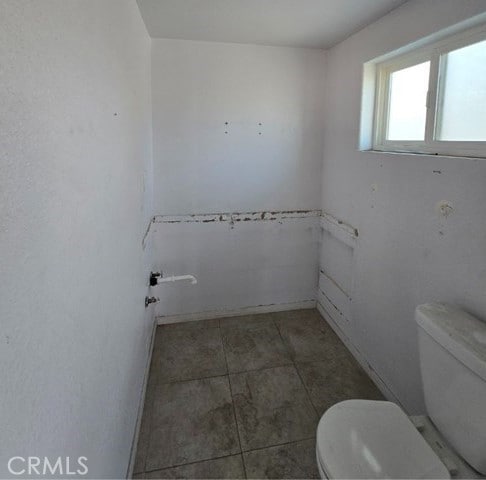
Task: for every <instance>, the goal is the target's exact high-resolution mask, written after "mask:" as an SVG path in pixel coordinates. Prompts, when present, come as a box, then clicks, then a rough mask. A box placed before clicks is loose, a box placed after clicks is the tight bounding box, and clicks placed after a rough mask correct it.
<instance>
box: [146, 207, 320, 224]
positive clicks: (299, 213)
mask: <svg viewBox="0 0 486 480" xmlns="http://www.w3.org/2000/svg"><path fill="white" fill-rule="evenodd" d="M320 215H321V211H320V210H280V211H275V210H274V211H259V212H244V213H240V212H233V213H230V212H225V213H197V214H190V215H156V216H155V217H154V218H153V222H154V223H166V224H167V223H221V222H228V223H229V224H231V225H234V224H235V223H238V222H262V221H277V222H278V221H282V220H287V219H289V218H309V217H319V216H320Z"/></svg>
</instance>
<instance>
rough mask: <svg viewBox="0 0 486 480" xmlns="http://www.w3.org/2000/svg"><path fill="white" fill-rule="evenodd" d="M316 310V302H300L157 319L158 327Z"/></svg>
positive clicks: (184, 314) (183, 314)
mask: <svg viewBox="0 0 486 480" xmlns="http://www.w3.org/2000/svg"><path fill="white" fill-rule="evenodd" d="M311 308H316V300H304V301H302V302H292V303H281V304H272V305H258V306H256V307H242V308H236V309H232V310H231V309H230V310H225V309H221V310H212V311H207V312H199V313H182V314H180V315H166V316H162V317H157V324H158V325H166V324H168V323H181V322H192V321H195V320H209V319H212V318H224V317H241V316H243V315H257V314H259V313H272V312H284V311H287V310H304V309H311Z"/></svg>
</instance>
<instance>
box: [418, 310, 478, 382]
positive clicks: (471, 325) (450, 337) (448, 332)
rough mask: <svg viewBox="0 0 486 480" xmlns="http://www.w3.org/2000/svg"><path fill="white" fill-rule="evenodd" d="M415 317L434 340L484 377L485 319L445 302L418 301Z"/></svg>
mask: <svg viewBox="0 0 486 480" xmlns="http://www.w3.org/2000/svg"><path fill="white" fill-rule="evenodd" d="M415 319H416V321H417V323H418V325H419V327H421V328H422V329H423V330H425V331H426V332H427V333H428V334H429V335H430V336H431V337H432V338H433V339H434V340H435V341H436V342H437V343H439V344H440V345H441V346H442V347H444V348H445V349H446V350H448V351H449V352H450V354H451V355H453V356H454V357H455V358H456V359H457V360H459V361H460V362H462V363H463V364H464V365H466V366H467V367H468V368H470V369H471V370H472V371H473V372H475V373H476V374H477V375H479V376H480V377H481V378H482V379H483V380H485V381H486V323H485V322H482V321H481V320H478V319H477V318H476V317H473V316H472V315H469V313H466V312H464V311H463V310H460V309H459V308H457V307H453V306H452V305H447V304H445V303H426V304H424V305H419V306H418V307H417V308H416V311H415Z"/></svg>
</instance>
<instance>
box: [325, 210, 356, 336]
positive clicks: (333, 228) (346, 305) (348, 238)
mask: <svg viewBox="0 0 486 480" xmlns="http://www.w3.org/2000/svg"><path fill="white" fill-rule="evenodd" d="M321 228H322V242H321V255H320V268H319V286H318V302H319V304H320V305H321V307H322V308H323V309H324V310H325V311H326V312H327V313H328V315H329V316H330V317H331V319H333V320H334V321H335V322H336V324H338V325H340V326H341V328H343V327H344V330H345V329H346V328H345V326H346V324H347V323H349V321H350V319H351V303H352V291H353V269H354V250H355V247H356V243H357V239H358V237H359V234H358V230H357V228H355V227H353V226H352V225H350V224H348V223H346V222H344V221H342V220H340V219H337V218H336V217H334V216H332V215H330V214H328V213H325V212H322V215H321Z"/></svg>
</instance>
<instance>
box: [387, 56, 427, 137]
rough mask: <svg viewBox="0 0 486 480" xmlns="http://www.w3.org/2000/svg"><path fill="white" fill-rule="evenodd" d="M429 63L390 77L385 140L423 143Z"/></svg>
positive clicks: (399, 71)
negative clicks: (421, 141) (419, 141)
mask: <svg viewBox="0 0 486 480" xmlns="http://www.w3.org/2000/svg"><path fill="white" fill-rule="evenodd" d="M429 73H430V62H424V63H420V64H418V65H413V66H412V67H408V68H404V69H402V70H397V71H395V72H393V73H392V74H391V75H390V84H389V88H390V90H389V92H390V93H389V113H388V128H387V133H386V139H387V140H424V136H425V119H426V114H427V108H426V102H427V91H428V86H429Z"/></svg>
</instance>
